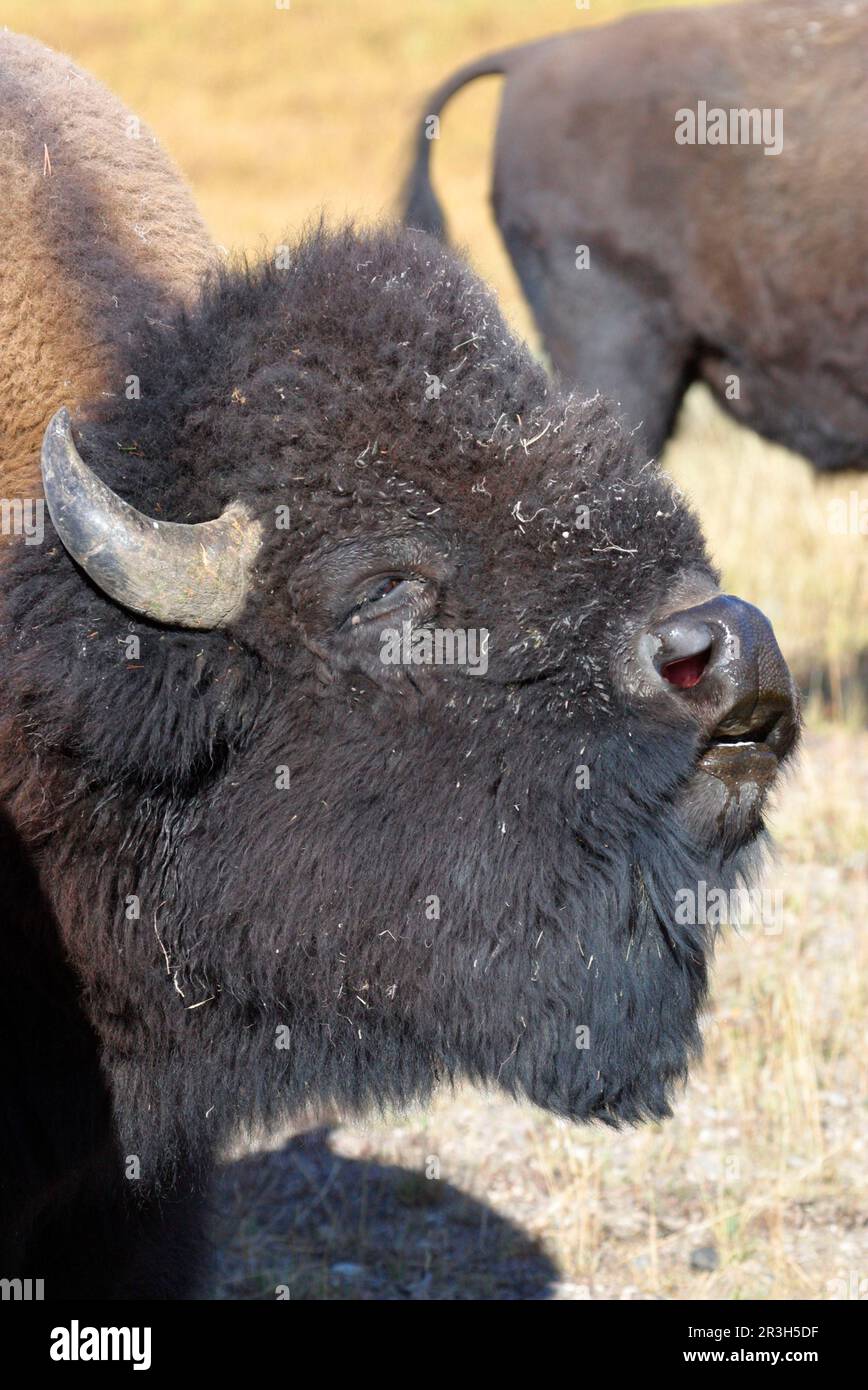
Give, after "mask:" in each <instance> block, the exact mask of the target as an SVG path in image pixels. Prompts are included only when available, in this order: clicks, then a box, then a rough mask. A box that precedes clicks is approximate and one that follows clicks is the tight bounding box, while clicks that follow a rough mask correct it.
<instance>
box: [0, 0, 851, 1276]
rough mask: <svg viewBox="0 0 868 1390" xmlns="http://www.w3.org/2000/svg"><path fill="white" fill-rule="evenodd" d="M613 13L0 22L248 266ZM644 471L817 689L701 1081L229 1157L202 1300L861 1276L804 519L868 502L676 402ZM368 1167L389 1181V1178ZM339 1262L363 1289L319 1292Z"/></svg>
mask: <svg viewBox="0 0 868 1390" xmlns="http://www.w3.org/2000/svg"><path fill="white" fill-rule="evenodd" d="M633 8H640V7H639V6H636V5H631V4H629V3H623V0H613V2H612V3H606V0H595V3H594V6H593V9H592V10H591V11H588V12H583V11H579V10H576V9H575V8H574V7H573V6H572V5H571V4H570V3H568V0H536V3H535V4H534V5H532V6H530V5H527V4H526V3H525V0H438V3H437V4H436V5H432V4H421V3H420V4H417V5H414V6H412V7H409V6H408V5H407V4H406V0H364V3H352V2H351V0H331V3H328V0H292V5H291V8H290V9H289V10H288V11H285V10H280V9H277V8H276V7H275V5H274V3H273V0H234V3H233V4H231V5H228V4H224V3H219V0H185V3H184V4H183V5H176V4H174V3H173V0H137V3H136V4H135V5H134V6H126V7H120V6H118V5H117V3H116V0H53V3H52V4H51V5H50V6H49V5H42V6H33V5H32V4H31V3H30V0H0V19H2V21H3V22H4V23H6V24H9V25H10V26H12V27H13V28H20V29H23V30H26V31H28V32H30V33H33V34H35V35H36V36H37V37H40V38H43V39H44V40H46V41H47V42H49V43H51V44H53V45H54V46H55V47H58V48H62V49H65V50H66V51H68V52H69V53H71V54H72V55H73V56H74V57H75V58H76V59H77V60H78V61H80V62H81V63H82V64H84V65H85V66H86V67H88V68H90V69H91V70H93V71H94V72H96V73H97V74H98V75H100V76H101V77H102V78H103V79H104V80H105V81H106V82H108V83H109V85H111V86H112V87H113V88H115V90H117V91H118V92H119V93H120V95H121V96H122V97H123V98H124V99H125V100H126V101H127V102H128V104H129V105H130V106H131V107H132V108H133V109H134V110H135V111H136V112H138V113H139V114H140V115H141V116H143V117H144V118H145V119H147V120H148V121H149V122H150V123H151V125H152V126H153V127H154V128H155V130H156V131H157V133H158V134H159V135H160V137H161V138H162V139H163V141H164V142H165V144H166V145H167V146H168V148H169V149H170V150H171V151H172V152H173V154H174V155H175V157H176V159H177V160H178V162H179V164H180V165H181V167H182V168H183V169H184V170H185V171H186V173H187V175H188V176H189V177H190V179H191V181H192V183H193V186H194V188H195V190H196V193H197V195H198V197H199V199H200V202H201V204H202V207H203V209H204V212H205V214H206V217H207V218H208V219H209V221H210V224H211V226H212V228H213V230H214V232H215V234H216V236H217V238H218V239H219V240H220V241H221V242H223V243H225V244H227V245H244V246H247V247H250V248H251V249H256V248H257V247H258V246H259V245H261V243H262V240H263V239H269V240H280V239H282V238H283V237H284V236H285V234H286V232H287V231H288V230H290V231H291V230H292V229H294V228H297V227H298V226H299V225H300V224H301V223H302V222H303V221H304V220H305V219H307V218H308V217H309V216H310V215H311V213H313V212H315V211H316V210H317V209H318V208H320V207H325V208H326V210H327V212H328V213H329V214H330V215H331V216H332V217H340V216H343V215H344V214H345V213H354V214H361V215H362V216H363V217H366V218H375V217H378V216H380V215H381V214H383V213H388V212H390V211H391V210H392V208H393V207H394V199H395V195H396V191H397V187H398V184H399V182H400V178H401V176H402V173H403V169H404V165H405V159H406V154H407V148H408V141H409V135H410V131H411V127H412V123H413V121H414V119H415V117H416V116H417V114H418V113H419V111H420V110H421V109H422V105H423V102H424V95H425V94H426V93H427V92H428V91H429V90H430V89H431V88H432V87H433V86H434V85H436V83H437V82H438V81H439V80H440V79H441V78H442V77H443V76H444V75H445V74H446V73H447V72H449V71H451V69H452V68H454V67H455V66H457V65H458V64H459V63H461V62H463V61H465V60H466V59H468V58H470V57H473V56H475V55H477V54H479V53H481V52H484V51H486V50H488V49H491V48H494V47H500V46H502V45H504V44H506V43H509V42H514V41H520V40H522V39H525V38H528V37H533V36H537V35H539V34H542V33H545V32H550V31H555V30H558V29H566V28H571V27H574V26H576V25H583V24H589V23H598V22H601V21H603V20H606V19H609V18H612V17H613V16H615V15H617V14H619V13H623V12H625V11H626V10H629V9H633ZM643 8H647V7H643ZM496 104H497V83H496V82H488V83H479V84H478V85H476V86H474V87H472V88H470V89H468V90H467V91H466V92H464V93H462V94H461V95H460V96H459V97H458V98H456V100H455V102H454V103H453V104H452V105H451V106H450V107H449V108H448V110H447V114H446V116H445V118H444V121H443V129H442V138H441V140H440V143H439V146H438V148H437V150H436V158H435V178H436V181H437V183H438V187H439V189H440V191H441V193H442V196H443V200H444V204H445V206H446V208H447V212H448V214H449V217H450V221H451V225H452V228H453V232H454V235H455V237H456V239H457V240H459V241H460V242H462V243H464V244H466V245H467V246H469V247H472V250H473V259H474V260H475V262H476V264H477V266H478V268H479V269H480V270H481V271H482V273H483V274H485V275H486V276H487V277H488V278H489V279H490V280H491V282H492V283H493V284H494V286H495V287H496V289H497V291H498V293H499V294H500V296H501V298H502V301H503V304H504V306H505V309H506V312H507V313H508V314H509V316H510V318H511V319H512V321H513V322H514V323H515V325H516V327H517V328H518V330H519V331H520V332H524V333H526V334H531V329H530V324H529V319H528V315H527V310H526V308H525V306H524V304H523V303H522V301H521V298H520V296H519V293H518V290H517V287H516V284H515V280H514V278H513V275H512V272H511V270H510V267H509V265H508V262H507V260H506V258H505V255H504V252H503V250H502V248H501V246H500V244H499V241H498V238H497V234H496V231H495V229H494V228H493V226H492V223H491V219H490V216H489V211H488V204H487V182H488V169H489V167H490V156H491V140H492V130H493V123H494V119H495V113H496ZM531 336H532V335H531ZM666 462H667V465H668V466H669V467H670V468H671V470H672V472H673V473H674V475H675V477H676V478H677V479H678V481H679V482H680V484H681V485H682V486H683V487H684V488H685V490H686V491H687V492H688V493H689V494H690V495H691V496H692V497H693V498H694V499H695V501H696V504H697V506H698V507H699V510H700V512H701V514H702V516H703V519H704V522H705V525H706V529H707V532H708V534H709V537H710V540H711V543H712V547H713V550H714V553H715V555H716V557H717V559H718V561H719V563H720V564H721V566H722V568H723V571H724V576H725V582H726V584H727V585H728V586H729V587H730V588H731V589H733V590H734V591H735V592H738V593H741V594H743V595H744V596H745V597H746V598H750V599H752V600H753V601H755V602H757V603H759V604H760V605H761V606H762V607H763V608H764V609H765V610H766V611H767V612H768V613H769V614H770V615H771V616H772V618H773V619H774V622H775V625H776V627H777V630H778V634H779V637H780V640H781V645H782V646H783V648H784V650H785V652H786V653H787V655H788V656H789V657H790V660H791V662H792V663H793V665H794V667H795V668H796V669H797V670H798V671H799V672H801V673H802V674H803V676H804V679H805V681H806V683H807V684H808V685H809V686H811V687H812V688H813V689H814V691H815V697H816V698H815V699H814V700H813V701H812V703H811V705H810V708H809V724H810V725H811V727H812V729H813V733H812V737H811V739H810V742H809V744H808V749H807V752H806V755H805V759H804V762H803V766H802V770H801V772H800V774H799V776H798V778H797V779H796V780H795V781H794V782H793V784H792V786H791V787H790V788H788V789H787V791H786V793H785V795H784V796H783V797H782V798H781V807H782V809H781V812H780V817H779V832H780V841H781V857H780V860H779V863H778V865H777V867H776V868H775V869H774V870H773V871H772V876H771V883H772V886H780V887H781V888H782V890H783V891H784V894H785V900H786V904H787V913H788V916H787V923H786V926H785V930H784V931H783V933H782V934H780V935H779V936H764V935H763V934H762V932H759V933H756V934H752V935H749V936H748V937H747V938H746V939H745V940H742V941H736V940H732V939H730V940H728V941H727V942H726V943H725V945H724V946H723V948H722V951H721V957H720V964H719V969H718V976H717V985H716V991H715V998H716V1000H717V1006H716V1012H715V1013H714V1015H713V1018H712V1020H711V1024H710V1029H709V1048H708V1056H707V1060H706V1062H705V1065H704V1068H703V1069H702V1070H701V1071H700V1072H699V1073H698V1074H697V1075H696V1077H695V1078H694V1080H693V1082H692V1084H691V1086H690V1087H689V1089H688V1091H687V1094H686V1096H685V1098H684V1100H683V1102H682V1103H681V1105H680V1106H679V1109H678V1113H677V1115H676V1117H675V1119H674V1120H673V1121H671V1122H669V1123H668V1124H666V1125H665V1126H662V1127H660V1128H659V1129H646V1130H643V1131H639V1132H636V1133H632V1134H628V1135H622V1136H612V1135H608V1134H598V1133H594V1132H588V1131H575V1130H571V1129H569V1128H566V1127H564V1126H561V1125H560V1124H558V1123H556V1122H555V1121H553V1120H552V1119H550V1118H548V1117H545V1116H541V1115H539V1114H537V1113H536V1112H533V1111H531V1110H527V1109H519V1108H517V1107H513V1106H511V1105H509V1104H507V1103H506V1102H503V1101H501V1100H499V1099H486V1098H483V1097H479V1096H476V1095H465V1094H462V1095H459V1096H457V1097H444V1098H443V1099H442V1100H440V1101H439V1102H438V1104H437V1105H436V1106H435V1107H434V1108H433V1109H432V1111H431V1112H430V1114H428V1115H426V1116H416V1117H413V1118H411V1119H409V1120H405V1121H402V1122H401V1123H400V1124H395V1125H377V1126H375V1127H373V1128H371V1129H370V1130H368V1131H362V1130H360V1129H348V1128H343V1127H340V1128H338V1129H337V1130H336V1131H335V1133H334V1134H333V1136H332V1140H331V1146H332V1147H331V1151H330V1150H328V1149H327V1148H326V1147H324V1146H323V1145H320V1146H319V1149H318V1150H316V1152H315V1153H313V1150H310V1151H309V1152H307V1156H306V1154H305V1150H304V1149H303V1148H302V1149H301V1150H299V1149H298V1148H296V1149H293V1150H292V1151H291V1152H290V1153H289V1155H288V1156H286V1157H285V1159H284V1161H282V1162H278V1161H277V1160H272V1161H270V1162H267V1163H266V1162H264V1161H262V1162H259V1163H257V1162H256V1161H255V1160H252V1159H251V1160H250V1162H249V1164H248V1165H247V1167H245V1168H243V1169H241V1168H239V1169H236V1170H235V1173H234V1176H233V1175H230V1176H228V1177H227V1179H226V1186H225V1188H224V1200H225V1210H226V1213H228V1215H225V1216H224V1221H226V1222H228V1224H227V1225H226V1226H225V1241H224V1261H223V1271H222V1285H221V1287H222V1290H223V1293H224V1294H225V1295H229V1296H233V1295H239V1294H240V1295H242V1296H251V1295H255V1294H256V1293H257V1292H258V1293H260V1294H262V1293H265V1294H267V1295H269V1296H271V1295H272V1294H273V1288H274V1285H275V1283H277V1282H283V1281H289V1283H290V1284H291V1286H292V1288H293V1291H294V1293H295V1295H296V1296H298V1295H299V1294H302V1295H303V1294H306V1295H308V1296H318V1297H341V1296H355V1297H359V1296H367V1297H407V1296H416V1297H425V1296H460V1295H461V1294H462V1293H463V1294H464V1295H467V1294H468V1293H476V1294H480V1295H482V1296H498V1297H504V1296H507V1295H508V1293H509V1291H510V1290H512V1292H513V1293H515V1292H517V1291H518V1292H523V1293H525V1294H527V1295H528V1296H529V1295H530V1293H532V1292H533V1291H534V1290H536V1291H537V1292H539V1291H540V1290H548V1291H551V1289H552V1288H553V1287H554V1289H555V1290H556V1292H557V1293H558V1296H575V1294H576V1290H578V1291H579V1293H581V1291H582V1290H588V1291H591V1292H592V1293H593V1294H594V1295H595V1296H616V1297H620V1296H623V1295H625V1293H626V1294H627V1295H628V1296H629V1294H630V1291H633V1292H635V1293H636V1294H637V1295H651V1296H661V1295H662V1296H667V1297H726V1298H730V1297H731V1298H743V1297H776V1298H790V1297H797V1296H808V1297H820V1298H821V1297H827V1296H829V1294H830V1288H829V1285H828V1281H829V1280H834V1279H835V1278H837V1277H839V1276H841V1277H844V1278H845V1279H849V1278H850V1277H851V1274H852V1275H853V1277H855V1278H856V1279H857V1280H858V1279H859V1278H862V1279H864V1278H865V1276H866V1275H868V1258H866V1252H865V1248H864V1244H863V1245H861V1246H860V1244H859V1237H860V1220H861V1218H860V1217H859V1215H858V1211H859V1208H858V1189H859V1183H860V1180H861V1174H862V1172H864V1168H865V1162H864V1159H865V1153H864V1144H865V1138H864V1135H865V1129H864V1122H863V1123H862V1124H861V1126H860V1116H859V1111H858V1109H857V1098H858V1097H859V1096H860V1093H861V1092H860V1083H861V1081H862V1079H863V1078H862V1060H861V1059H862V1056H863V1055H864V1041H863V1039H862V1038H861V1037H860V1030H861V1029H862V1028H863V1026H864V1019H865V1010H864V1000H863V999H862V998H861V997H860V993H859V990H860V985H859V980H860V974H859V971H860V966H861V967H862V968H863V969H864V964H865V962H864V929H863V921H864V919H865V916H866V908H868V901H866V896H868V895H866V885H865V859H866V841H865V837H866V827H865V818H864V794H865V790H866V787H865V772H864V767H865V755H866V751H868V742H866V736H865V735H864V734H857V733H854V732H853V730H855V729H856V727H857V726H858V725H859V723H860V722H861V721H862V719H863V716H864V705H863V703H862V698H863V697H862V694H861V689H862V688H863V686H864V658H865V653H866V651H868V604H866V598H865V595H866V592H868V540H866V538H865V537H859V536H844V537H840V536H836V535H834V534H832V532H831V531H830V529H829V526H828V524H827V521H828V515H829V513H828V504H829V502H830V501H832V500H833V499H836V498H837V499H846V498H847V496H848V494H849V493H850V491H851V490H853V489H856V490H858V491H860V492H861V494H862V495H863V496H864V495H866V491H868V489H866V485H865V483H864V479H863V480H862V481H861V483H860V480H859V479H858V478H857V477H855V476H849V477H847V476H844V477H842V478H839V479H837V480H833V481H825V482H818V481H817V480H815V479H814V477H813V476H812V475H811V473H810V471H809V469H808V468H807V466H806V465H805V464H804V463H803V462H802V461H801V460H799V459H794V458H791V457H788V456H787V455H785V454H784V453H783V451H781V450H778V449H772V448H770V447H769V446H767V445H765V444H763V443H762V442H760V441H759V440H758V439H756V438H754V437H753V436H751V435H749V434H747V433H746V432H745V431H742V430H739V429H737V428H736V427H735V426H734V425H732V424H730V423H729V422H728V421H727V420H726V419H724V417H723V416H722V415H720V414H719V412H717V411H716V410H715V408H714V407H713V406H712V405H711V403H710V401H709V400H708V398H707V396H705V395H704V394H703V393H701V392H699V391H697V392H694V393H693V394H692V396H691V398H690V399H689V401H688V405H687V408H686V410H685V414H684V417H683V419H682V422H681V429H680V432H679V435H678V438H677V439H676V441H675V442H674V444H673V445H672V447H671V449H670V450H669V453H668V456H667V460H666ZM860 667H861V669H860ZM830 716H831V717H832V718H833V719H834V720H836V721H837V723H832V724H830V723H829V719H830ZM842 721H844V722H845V723H846V725H847V726H848V729H849V730H850V732H847V733H845V732H844V730H843V727H842ZM330 1153H331V1156H330ZM312 1154H313V1156H311V1155H312ZM426 1155H436V1156H437V1157H438V1158H439V1160H440V1164H441V1174H442V1176H441V1179H440V1183H439V1186H438V1184H437V1183H436V1182H434V1183H432V1182H428V1181H427V1180H426V1179H424V1178H423V1177H420V1176H419V1175H420V1172H422V1170H423V1168H424V1162H423V1160H424V1158H425V1156H426ZM373 1160H376V1162H377V1164H378V1165H380V1166H379V1167H378V1166H376V1165H374V1166H372V1162H373ZM384 1163H394V1164H397V1165H399V1171H398V1172H397V1173H394V1172H393V1173H388V1172H387V1173H385V1174H384V1173H383V1172H381V1171H380V1168H381V1166H382V1164H384ZM408 1174H409V1176H408ZM287 1175H289V1176H287ZM293 1175H294V1176H293ZM449 1183H452V1184H454V1187H455V1189H458V1191H457V1192H456V1191H453V1190H451V1189H450V1188H449V1187H448V1184H449ZM402 1184H403V1186H402ZM323 1187H325V1192H323ZM432 1192H439V1193H440V1196H439V1197H437V1198H436V1199H433V1198H432V1197H431V1193H432ZM461 1192H464V1193H468V1194H475V1196H476V1197H477V1198H478V1199H479V1202H480V1203H481V1206H480V1205H474V1203H473V1202H472V1201H470V1200H469V1199H468V1198H462V1197H461V1195H460V1193H461ZM402 1194H403V1195H402ZM290 1198H291V1199H292V1202H293V1203H294V1211H293V1212H288V1211H287V1207H286V1200H285V1199H290ZM233 1212H234V1213H235V1215H236V1216H237V1220H234V1224H233V1218H232V1213H233ZM863 1234H864V1232H863ZM534 1237H539V1241H540V1242H541V1244H539V1245H534V1243H533V1238H534ZM529 1241H530V1243H529ZM290 1245H291V1247H292V1254H291V1257H288V1255H287V1249H288V1247H289V1246H290ZM710 1245H713V1246H714V1248H715V1251H716V1258H717V1261H718V1263H717V1267H716V1269H714V1270H713V1271H711V1272H708V1273H700V1272H696V1271H693V1270H691V1268H690V1263H689V1255H690V1252H691V1250H695V1249H696V1248H698V1247H702V1246H710ZM288 1258H291V1260H292V1263H291V1264H287V1260H288ZM336 1260H337V1261H339V1262H340V1261H344V1262H346V1261H349V1262H350V1263H359V1264H362V1265H363V1266H364V1272H363V1273H362V1274H359V1273H358V1272H355V1273H351V1274H347V1273H345V1274H344V1275H340V1274H338V1275H333V1274H332V1273H331V1265H332V1264H333V1263H335V1261H336ZM376 1271H379V1273H377V1272H376Z"/></svg>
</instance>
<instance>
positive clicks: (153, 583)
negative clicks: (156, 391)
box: [42, 408, 262, 628]
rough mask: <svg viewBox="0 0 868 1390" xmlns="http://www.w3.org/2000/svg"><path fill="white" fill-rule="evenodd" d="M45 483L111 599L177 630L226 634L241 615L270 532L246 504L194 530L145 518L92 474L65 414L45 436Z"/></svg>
mask: <svg viewBox="0 0 868 1390" xmlns="http://www.w3.org/2000/svg"><path fill="white" fill-rule="evenodd" d="M42 480H43V483H44V486H45V500H46V502H47V503H48V511H49V514H50V516H51V520H52V521H53V523H54V527H55V530H56V531H57V534H58V535H59V537H60V539H61V540H62V541H63V544H64V545H65V547H66V549H67V550H68V551H69V553H70V555H71V556H72V558H73V559H74V560H75V561H76V562H77V564H79V565H81V567H82V569H83V570H84V571H85V572H86V573H87V574H89V575H90V577H91V579H92V580H93V581H94V583H95V584H98V585H99V587H100V589H102V591H103V593H106V594H108V596H109V598H113V599H115V600H116V601H117V602H118V603H122V604H123V605H124V607H125V608H131V609H132V610H133V612H135V613H142V614H144V615H145V616H147V617H148V618H154V619H156V620H157V622H160V623H169V624H171V625H172V626H174V627H191V628H213V627H221V626H222V625H223V624H225V623H227V622H229V621H230V619H231V618H233V617H234V616H235V615H236V614H237V613H238V612H239V611H240V609H241V607H242V606H243V604H244V600H245V598H246V596H247V593H248V591H249V589H250V570H251V567H252V563H253V560H254V559H255V557H256V553H257V551H258V549H259V545H260V542H261V539H262V527H261V526H260V524H259V522H258V521H254V520H253V519H252V518H251V517H250V516H249V515H248V513H247V512H246V511H245V509H244V507H242V506H241V504H240V503H239V502H233V503H232V505H231V506H229V507H227V508H226V511H225V512H224V513H223V515H222V516H219V517H217V518H216V520H214V521H202V522H198V523H196V524H194V525H182V524H179V523H178V522H174V521H156V520H154V518H153V517H149V516H145V515H144V514H143V513H142V512H139V511H136V509H135V507H131V506H130V504H129V503H128V502H124V501H123V499H122V498H120V497H118V495H117V493H115V492H112V490H111V488H110V487H107V486H106V484H105V483H104V482H102V481H101V480H100V479H99V478H98V477H97V476H96V474H95V473H93V472H92V471H91V470H90V469H89V468H88V466H87V464H86V463H85V462H84V461H83V459H82V458H81V456H80V455H79V452H78V450H77V449H76V447H75V444H74V443H73V439H72V431H71V428H70V419H69V412H68V411H67V410H66V409H65V408H64V409H61V410H58V412H57V414H56V415H55V416H53V418H52V420H51V422H50V423H49V426H48V428H47V430H46V431H45V437H44V439H43V441H42Z"/></svg>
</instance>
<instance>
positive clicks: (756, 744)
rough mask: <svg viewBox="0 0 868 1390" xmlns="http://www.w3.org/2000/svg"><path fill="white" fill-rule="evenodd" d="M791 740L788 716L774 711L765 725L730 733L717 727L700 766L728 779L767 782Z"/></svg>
mask: <svg viewBox="0 0 868 1390" xmlns="http://www.w3.org/2000/svg"><path fill="white" fill-rule="evenodd" d="M791 741H792V735H791V732H790V731H789V730H788V721H787V720H786V718H785V716H783V715H781V714H775V715H774V716H773V717H772V718H771V719H769V721H768V722H767V723H766V724H759V725H754V724H753V723H751V724H750V725H749V726H748V729H744V728H742V729H736V730H734V731H733V732H730V731H729V730H728V729H727V728H726V724H725V723H724V724H723V725H721V727H720V728H719V729H716V730H715V731H714V733H713V734H712V736H711V737H710V738H709V739H708V741H707V742H706V744H705V746H704V748H703V749H702V752H701V753H700V756H699V764H698V765H699V767H700V768H702V770H703V771H704V772H709V773H711V774H712V775H713V776H718V777H723V778H724V780H726V781H732V782H735V781H750V780H753V781H756V780H762V781H768V780H770V779H771V778H772V777H773V776H774V774H775V773H776V772H777V769H778V767H779V765H780V761H781V758H782V757H783V755H784V753H785V752H786V751H787V748H788V747H789V746H790V743H791Z"/></svg>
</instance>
